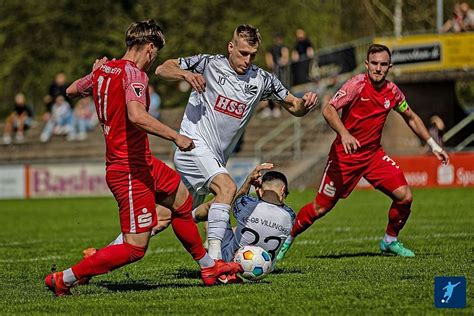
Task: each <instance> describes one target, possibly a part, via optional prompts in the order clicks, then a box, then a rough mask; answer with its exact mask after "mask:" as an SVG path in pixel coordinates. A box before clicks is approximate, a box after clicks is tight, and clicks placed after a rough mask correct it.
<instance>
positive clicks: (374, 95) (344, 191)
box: [277, 44, 448, 260]
mask: <svg viewBox="0 0 474 316" xmlns="http://www.w3.org/2000/svg"><path fill="white" fill-rule="evenodd" d="M390 59H391V53H390V50H389V49H388V48H387V47H386V46H383V45H378V44H374V45H371V46H370V47H369V49H368V51H367V60H366V61H365V65H366V68H367V73H366V74H360V75H357V76H355V77H353V78H352V79H350V80H348V81H347V82H346V83H345V84H344V85H343V86H342V87H341V89H340V90H339V91H338V92H337V93H336V95H335V96H334V97H333V98H332V99H331V100H330V101H329V103H328V104H327V105H326V106H325V107H324V108H323V111H322V112H323V116H324V118H325V119H326V121H327V122H328V124H329V125H330V126H331V128H332V129H333V130H335V131H336V132H337V137H336V140H335V141H334V143H333V144H332V147H331V150H330V152H329V157H328V161H327V164H326V168H325V170H324V174H323V177H322V180H321V184H320V187H319V192H318V194H317V196H316V198H315V199H314V201H312V202H311V203H309V204H307V205H305V206H304V207H303V208H302V209H301V210H300V212H299V213H298V215H297V217H296V221H295V224H294V226H293V229H292V231H291V234H290V236H289V237H288V238H287V240H286V242H285V243H284V245H283V246H282V250H281V251H280V253H279V254H278V256H277V259H279V260H281V259H283V257H284V256H285V253H286V252H287V251H288V249H289V248H290V246H291V244H292V242H293V240H294V238H295V237H296V236H298V235H299V234H301V233H302V232H304V231H305V230H306V229H307V228H309V227H310V226H311V224H313V222H314V221H315V220H316V219H318V218H320V217H322V216H324V215H325V214H326V213H327V212H329V211H330V210H331V209H332V208H333V207H334V205H335V204H336V202H337V201H338V200H339V199H340V198H346V197H347V196H348V195H349V194H350V193H351V192H352V190H353V189H354V187H355V186H356V185H357V183H358V182H359V180H360V179H361V178H362V177H364V178H365V179H366V180H367V181H368V182H370V183H371V184H372V185H373V186H374V187H375V188H377V189H378V190H380V191H382V192H383V193H385V194H386V195H388V196H389V197H390V198H391V199H392V201H393V202H392V205H391V207H390V210H389V212H388V225H387V228H386V230H385V232H386V233H385V236H384V238H383V239H382V240H381V241H380V250H381V251H382V252H386V253H393V254H396V255H399V256H402V257H414V256H415V254H414V252H413V251H411V250H410V249H408V248H406V247H405V246H403V244H402V243H400V242H399V241H398V239H397V237H398V234H399V232H400V230H401V229H402V228H403V226H404V225H405V223H406V221H407V219H408V216H409V215H410V212H411V203H412V194H411V191H410V188H409V187H408V185H407V182H406V179H405V176H404V175H403V172H402V170H401V169H400V167H399V166H398V165H397V164H396V162H395V161H393V160H392V159H391V158H390V157H389V156H388V155H387V154H386V153H385V152H384V150H383V148H382V146H381V144H380V141H381V138H382V129H383V126H384V123H385V120H386V118H387V115H388V114H389V113H390V111H391V110H392V109H393V110H395V111H397V112H398V113H399V114H400V115H401V116H402V117H403V118H404V120H405V122H406V123H407V125H408V126H409V127H410V128H411V129H412V130H413V132H414V133H415V134H416V135H418V136H419V137H420V138H421V139H422V140H424V141H425V142H427V144H428V145H429V146H430V147H431V149H432V151H433V153H434V155H435V156H436V157H437V158H438V159H439V160H441V161H442V162H443V163H444V164H446V163H447V162H448V154H447V153H446V152H445V151H444V150H443V149H442V148H441V147H440V146H439V145H438V144H437V143H436V142H435V141H434V140H433V138H431V136H430V134H429V133H428V131H427V129H426V127H425V125H424V124H423V122H422V120H421V119H420V117H419V116H418V115H416V114H415V112H413V110H412V109H410V107H409V106H408V104H407V101H406V100H405V96H404V95H403V93H402V92H401V91H400V89H399V88H398V87H397V86H396V85H395V84H394V83H393V82H390V81H388V80H385V77H386V75H387V73H388V72H389V70H390V69H391V68H392V64H391V60H390ZM339 110H341V111H342V114H341V117H339V114H338V111H339Z"/></svg>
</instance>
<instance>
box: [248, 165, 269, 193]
mask: <svg viewBox="0 0 474 316" xmlns="http://www.w3.org/2000/svg"><path fill="white" fill-rule="evenodd" d="M272 168H273V164H272V163H269V162H264V163H262V164H260V165H258V166H257V167H255V169H253V170H252V172H251V173H250V174H249V176H248V177H247V181H248V182H249V183H250V184H251V185H253V186H254V187H256V188H259V187H260V186H261V185H262V173H261V171H262V170H270V169H272Z"/></svg>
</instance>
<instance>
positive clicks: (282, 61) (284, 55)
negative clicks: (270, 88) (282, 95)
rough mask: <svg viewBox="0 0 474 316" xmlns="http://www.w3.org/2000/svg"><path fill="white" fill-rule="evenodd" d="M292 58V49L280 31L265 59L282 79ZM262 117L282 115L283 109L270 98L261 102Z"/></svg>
mask: <svg viewBox="0 0 474 316" xmlns="http://www.w3.org/2000/svg"><path fill="white" fill-rule="evenodd" d="M289 59H290V50H289V49H288V47H286V46H285V45H284V44H283V36H282V35H281V34H279V33H277V34H275V35H274V36H273V45H272V46H270V47H269V48H268V49H267V51H266V52H265V61H266V63H267V67H268V68H269V69H271V70H272V72H273V73H274V74H275V75H276V76H277V77H278V78H279V79H280V80H282V77H283V76H282V75H283V73H284V71H285V70H286V71H287V69H285V68H284V67H285V66H287V65H288V62H289ZM261 105H262V107H261V112H260V118H267V117H275V118H278V117H280V116H281V110H280V107H279V105H278V104H276V103H275V102H273V101H271V100H269V101H267V102H261Z"/></svg>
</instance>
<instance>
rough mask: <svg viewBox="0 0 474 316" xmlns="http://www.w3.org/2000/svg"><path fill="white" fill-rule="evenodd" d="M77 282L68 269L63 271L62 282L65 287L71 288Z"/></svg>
mask: <svg viewBox="0 0 474 316" xmlns="http://www.w3.org/2000/svg"><path fill="white" fill-rule="evenodd" d="M76 281H77V279H76V276H75V275H74V273H73V272H72V269H71V268H69V269H67V270H64V271H63V282H64V284H66V285H67V286H72V285H73V284H74V283H75V282H76Z"/></svg>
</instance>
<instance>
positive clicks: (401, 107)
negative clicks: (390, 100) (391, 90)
mask: <svg viewBox="0 0 474 316" xmlns="http://www.w3.org/2000/svg"><path fill="white" fill-rule="evenodd" d="M409 108H410V107H409V106H408V103H407V101H406V100H403V102H402V103H400V104H399V105H397V106H396V107H395V111H397V112H398V113H403V112H405V111H406V110H408V109H409Z"/></svg>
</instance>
